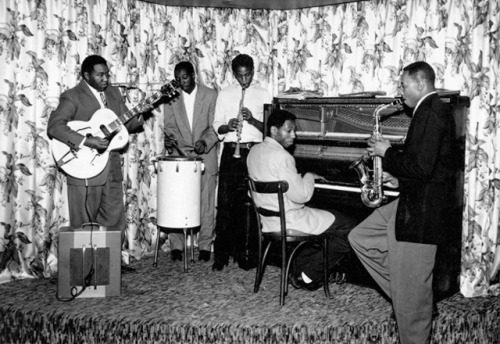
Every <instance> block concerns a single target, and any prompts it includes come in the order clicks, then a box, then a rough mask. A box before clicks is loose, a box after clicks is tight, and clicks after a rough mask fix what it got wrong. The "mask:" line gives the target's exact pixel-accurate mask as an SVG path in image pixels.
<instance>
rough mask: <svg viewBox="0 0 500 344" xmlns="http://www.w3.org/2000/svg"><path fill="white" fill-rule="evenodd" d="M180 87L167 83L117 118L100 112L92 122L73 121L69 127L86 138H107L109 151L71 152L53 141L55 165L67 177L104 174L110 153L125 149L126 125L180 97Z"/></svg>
mask: <svg viewBox="0 0 500 344" xmlns="http://www.w3.org/2000/svg"><path fill="white" fill-rule="evenodd" d="M178 88H179V85H178V84H177V82H176V81H175V80H172V81H171V82H169V83H166V84H165V85H163V86H162V87H161V90H160V91H156V92H154V93H153V94H152V95H151V96H150V97H148V98H147V99H145V100H144V101H142V102H141V103H140V104H138V105H137V106H135V107H134V108H133V109H130V110H129V111H127V112H126V113H124V114H121V115H120V116H117V115H116V114H115V113H114V112H113V111H112V110H110V109H100V110H97V111H96V112H95V113H94V114H93V115H92V118H91V119H90V120H89V121H71V122H68V127H69V128H70V129H72V130H74V131H76V132H78V133H80V134H82V135H83V136H93V137H100V138H107V139H108V140H109V146H108V148H107V149H106V150H105V151H104V152H102V151H98V150H96V149H92V148H89V147H87V146H82V147H80V148H79V149H78V150H74V149H71V148H70V147H69V146H68V145H66V144H65V143H63V142H61V141H59V140H57V139H54V140H52V147H51V148H52V155H53V156H54V160H55V161H56V164H57V165H58V166H59V167H60V168H61V169H62V170H63V171H64V172H66V173H67V174H69V175H70V176H72V177H74V178H78V179H89V178H92V177H95V176H97V175H98V174H99V173H101V172H102V171H103V170H104V168H105V167H106V164H107V163H108V158H109V152H110V151H113V150H116V149H120V148H123V147H125V145H126V144H127V142H128V138H129V133H128V130H127V128H125V126H124V125H123V123H127V122H128V121H129V120H130V119H132V118H133V117H134V116H137V115H138V114H140V113H143V112H144V111H148V110H150V109H151V108H152V106H153V105H154V104H155V103H156V102H158V101H160V100H161V99H164V100H165V101H167V100H168V101H170V100H172V99H174V98H175V97H177V96H179V92H178Z"/></svg>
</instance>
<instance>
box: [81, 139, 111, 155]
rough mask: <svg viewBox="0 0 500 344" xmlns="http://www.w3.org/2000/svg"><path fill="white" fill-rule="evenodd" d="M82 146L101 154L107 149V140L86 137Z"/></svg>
mask: <svg viewBox="0 0 500 344" xmlns="http://www.w3.org/2000/svg"><path fill="white" fill-rule="evenodd" d="M83 145H84V146H87V147H89V148H93V149H97V150H98V151H100V152H103V151H105V150H106V149H107V148H108V146H109V140H107V139H103V138H100V137H95V136H88V137H86V138H85V139H84V142H83Z"/></svg>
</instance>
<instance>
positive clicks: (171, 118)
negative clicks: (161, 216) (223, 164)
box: [159, 61, 219, 262]
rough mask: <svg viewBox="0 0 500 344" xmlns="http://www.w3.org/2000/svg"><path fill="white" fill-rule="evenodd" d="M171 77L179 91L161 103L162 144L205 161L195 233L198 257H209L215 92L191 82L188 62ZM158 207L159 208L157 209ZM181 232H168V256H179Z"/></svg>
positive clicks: (192, 75) (212, 219)
mask: <svg viewBox="0 0 500 344" xmlns="http://www.w3.org/2000/svg"><path fill="white" fill-rule="evenodd" d="M174 75H175V80H176V81H177V82H178V83H179V85H180V87H181V89H182V92H181V95H180V97H179V98H178V99H177V100H176V101H173V102H170V103H169V104H166V105H165V107H164V112H165V148H166V149H167V151H168V152H169V154H172V153H173V152H174V147H175V145H177V147H178V148H179V149H180V150H181V151H182V152H185V153H187V155H188V156H200V157H201V158H203V161H204V164H205V172H204V173H203V174H202V177H201V205H200V206H201V209H200V212H201V228H200V233H199V234H198V247H199V250H200V254H199V257H198V259H199V260H200V261H205V262H207V261H209V260H210V252H211V246H212V241H213V236H214V227H215V186H216V182H217V142H218V141H219V139H218V136H217V134H216V133H215V131H214V130H213V127H212V124H213V121H214V113H215V103H216V101H217V92H216V91H214V90H213V89H211V88H208V87H206V86H203V85H201V84H199V83H196V82H195V72H194V67H193V65H192V64H191V63H190V62H187V61H183V62H179V63H178V64H177V65H176V66H175V68H174ZM159 211H161V209H159ZM183 238H184V236H183V234H181V233H172V234H170V235H169V240H170V247H171V249H172V251H171V257H172V260H174V261H175V260H179V261H181V260H182V250H183V247H184V245H183Z"/></svg>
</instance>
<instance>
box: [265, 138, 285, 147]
mask: <svg viewBox="0 0 500 344" xmlns="http://www.w3.org/2000/svg"><path fill="white" fill-rule="evenodd" d="M264 141H266V142H269V143H270V144H272V145H275V146H278V147H280V148H282V149H285V148H284V147H283V146H282V145H281V144H280V143H279V142H278V141H276V140H275V139H273V138H272V137H271V136H266V138H265V139H264Z"/></svg>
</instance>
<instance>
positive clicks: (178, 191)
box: [156, 156, 205, 228]
mask: <svg viewBox="0 0 500 344" xmlns="http://www.w3.org/2000/svg"><path fill="white" fill-rule="evenodd" d="M156 164H157V173H158V205H157V225H158V226H160V227H166V228H193V227H198V226H200V205H201V204H200V203H201V173H202V172H203V170H204V168H205V166H204V164H203V159H202V158H200V157H180V156H175V157H173V156H161V157H158V158H157V162H156Z"/></svg>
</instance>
